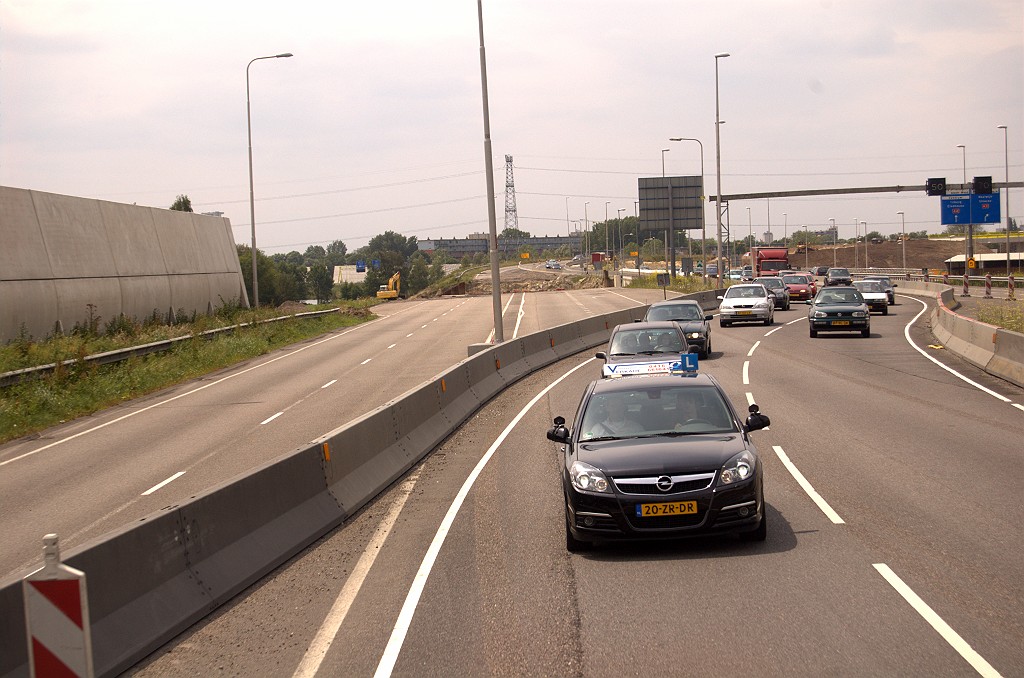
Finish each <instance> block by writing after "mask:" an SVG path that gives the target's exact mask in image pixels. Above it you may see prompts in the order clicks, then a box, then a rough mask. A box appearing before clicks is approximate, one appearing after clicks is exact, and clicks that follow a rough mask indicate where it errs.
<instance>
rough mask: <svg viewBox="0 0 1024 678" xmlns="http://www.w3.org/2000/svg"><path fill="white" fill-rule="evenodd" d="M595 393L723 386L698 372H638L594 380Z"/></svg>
mask: <svg viewBox="0 0 1024 678" xmlns="http://www.w3.org/2000/svg"><path fill="white" fill-rule="evenodd" d="M592 386H593V388H594V393H620V392H623V391H625V392H629V391H643V390H645V389H659V388H680V387H681V388H687V387H692V386H715V387H716V388H719V389H721V386H720V385H719V383H718V380H716V379H715V378H714V377H713V376H711V375H710V374H706V373H703V372H702V373H698V374H697V375H696V376H683V375H678V374H637V375H632V376H630V377H623V378H621V379H598V380H595V381H594V382H592Z"/></svg>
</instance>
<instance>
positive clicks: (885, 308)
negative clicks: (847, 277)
mask: <svg viewBox="0 0 1024 678" xmlns="http://www.w3.org/2000/svg"><path fill="white" fill-rule="evenodd" d="M853 286H854V287H856V288H857V291H858V292H860V296H862V297H864V303H865V304H867V305H868V310H869V311H881V312H882V315H889V295H888V294H886V293H885V288H884V287H882V283H881V282H879V281H877V280H855V281H854V282H853Z"/></svg>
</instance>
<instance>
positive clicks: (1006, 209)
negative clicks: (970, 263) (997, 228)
mask: <svg viewBox="0 0 1024 678" xmlns="http://www.w3.org/2000/svg"><path fill="white" fill-rule="evenodd" d="M996 129H1001V130H1003V162H1004V163H1005V167H1006V185H1005V186H1003V193H1004V194H1005V195H1004V197H1003V213H1004V214H1005V215H1006V275H1010V142H1009V137H1010V135H1009V132H1008V131H1007V129H1006V125H997V126H996Z"/></svg>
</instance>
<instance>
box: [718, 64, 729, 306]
mask: <svg viewBox="0 0 1024 678" xmlns="http://www.w3.org/2000/svg"><path fill="white" fill-rule="evenodd" d="M727 56H729V53H728V52H719V53H718V54H716V55H715V184H716V190H715V193H716V195H715V223H716V224H717V225H718V247H717V249H716V250H715V269H716V271H717V272H718V287H719V289H721V288H722V286H723V284H724V283H723V276H722V273H723V271H722V135H721V127H722V120H721V112H720V108H719V100H718V60H719V59H722V58H725V57H727Z"/></svg>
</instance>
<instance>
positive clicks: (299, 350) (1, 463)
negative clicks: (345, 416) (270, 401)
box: [0, 306, 414, 466]
mask: <svg viewBox="0 0 1024 678" xmlns="http://www.w3.org/2000/svg"><path fill="white" fill-rule="evenodd" d="M409 308H414V307H413V306H410V307H409ZM405 310H408V309H402V311H399V312H398V313H401V312H404V311H405ZM395 315H397V314H395ZM380 320H383V318H381V319H379V320H371V321H370V322H366V323H363V324H361V325H357V326H356V327H353V328H351V329H348V330H345V331H344V332H339V333H338V334H332V335H331V336H329V337H327V338H325V339H321V340H320V341H316V342H313V343H312V344H307V345H305V346H303V347H301V348H297V349H295V350H294V351H289V352H288V353H284V354H282V355H279V356H277V357H276V358H271V359H270V360H267V361H266V362H262V363H260V364H258V365H253V366H252V367H248V368H246V369H244V370H241V371H239V372H235V373H233V374H229V375H227V376H226V377H221V378H220V379H218V380H216V381H211V382H209V383H208V384H203V385H202V386H200V387H198V388H194V389H192V390H191V391H186V392H185V393H179V394H178V395H176V396H173V397H171V398H168V399H167V400H161V401H160V402H158V403H153V404H152V405H149V406H148V407H143V408H141V409H138V410H134V411H132V412H129V413H128V414H125V415H122V416H120V417H118V418H116V419H111V420H110V421H106V422H103V423H102V424H99V425H98V426H93V427H92V428H88V429H86V430H84V431H79V432H78V433H76V434H74V435H70V436H68V437H67V438H61V439H60V440H55V441H54V442H52V443H50V444H48V445H43V446H42V447H38V448H36V449H34V450H31V451H29V452H26V453H25V454H21V455H18V456H17V457H12V458H10V459H8V460H6V461H0V466H6V465H7V464H11V463H14V462H16V461H18V460H19V459H24V458H25V457H31V456H32V455H34V454H38V453H39V452H42V451H44V450H48V449H50V448H51V447H56V446H57V445H61V444H63V443H66V442H68V441H69V440H74V439H75V438H79V437H81V436H84V435H87V434H89V433H92V432H94V431H98V430H100V429H101V428H106V427H107V426H110V425H111V424H116V423H118V422H121V421H124V420H125V419H128V418H129V417H134V416H135V415H138V414H142V413H143V412H148V411H149V410H151V409H153V408H154V407H160V406H161V405H166V404H167V403H170V402H174V401H175V400H177V399H179V398H185V397H187V396H190V395H192V394H194V393H199V392H200V391H204V390H206V389H208V388H210V387H212V386H216V385H218V384H221V383H223V382H225V381H227V380H228V379H234V378H235V377H240V376H242V375H243V374H248V373H249V372H252V371H253V370H258V369H260V368H261V367H266V366H267V365H271V364H273V363H276V362H277V361H278V360H284V359H285V358H291V357H292V356H295V355H298V354H299V353H302V352H303V351H306V350H308V349H311V348H313V347H315V346H319V345H320V344H325V343H327V342H328V341H334V340H335V339H337V338H338V337H343V336H345V335H346V334H349V333H350V332H355V331H356V330H358V329H361V328H363V327H367V326H369V325H373V324H374V323H377V322H380Z"/></svg>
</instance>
